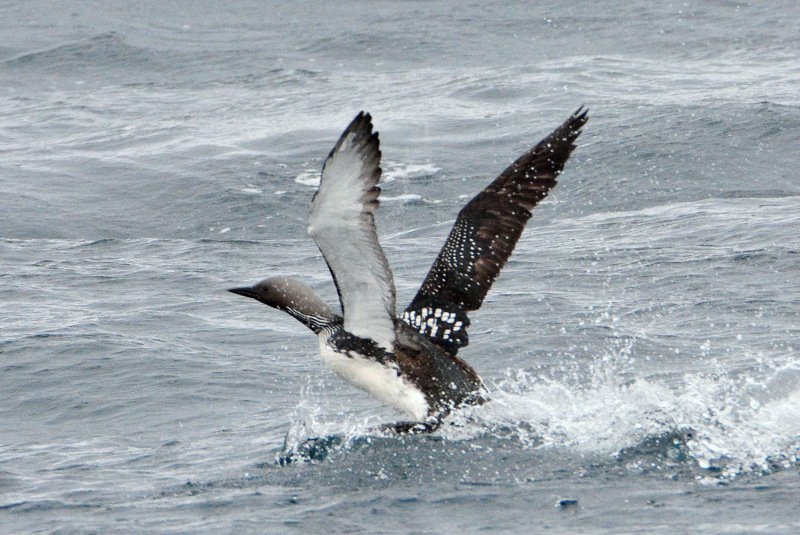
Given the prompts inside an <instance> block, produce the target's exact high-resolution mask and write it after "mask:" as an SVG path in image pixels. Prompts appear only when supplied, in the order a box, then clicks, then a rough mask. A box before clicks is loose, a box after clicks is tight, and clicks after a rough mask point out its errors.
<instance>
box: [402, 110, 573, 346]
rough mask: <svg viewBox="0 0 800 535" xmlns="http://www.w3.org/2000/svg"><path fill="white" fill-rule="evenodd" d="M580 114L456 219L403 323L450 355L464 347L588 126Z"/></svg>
mask: <svg viewBox="0 0 800 535" xmlns="http://www.w3.org/2000/svg"><path fill="white" fill-rule="evenodd" d="M587 111H588V110H584V109H583V107H581V108H579V109H578V110H577V111H576V112H575V113H573V114H572V116H571V117H570V118H569V119H567V120H566V122H564V124H562V125H561V126H559V127H558V128H557V129H556V130H555V131H554V132H553V133H552V134H550V135H549V136H547V137H546V138H544V139H543V140H542V141H540V142H539V144H537V145H536V146H535V147H533V148H532V149H531V150H529V151H528V152H526V153H525V154H523V155H522V156H520V157H519V158H518V159H517V161H515V162H514V163H513V164H511V166H510V167H509V168H508V169H506V170H505V171H503V173H502V174H501V175H500V176H499V177H497V178H496V179H495V180H494V182H492V183H491V184H489V186H488V187H487V188H486V189H485V190H483V191H482V192H480V193H479V194H478V195H477V196H476V197H475V198H474V199H472V200H471V201H470V202H469V203H468V204H467V205H466V206H465V207H464V208H463V209H462V210H461V212H460V213H459V214H458V218H457V219H456V223H455V225H454V226H453V230H451V231H450V236H449V237H448V238H447V241H446V242H445V244H444V247H442V250H441V252H440V253H439V256H438V257H437V258H436V261H435V262H434V263H433V266H432V267H431V270H430V272H429V273H428V276H427V277H426V278H425V282H423V283H422V287H421V288H420V289H419V291H418V292H417V295H416V297H414V300H413V301H412V302H411V304H410V305H409V306H408V308H406V310H405V312H404V313H403V314H402V316H401V318H402V319H403V321H405V322H406V323H407V324H409V325H410V326H412V327H414V328H415V329H417V330H418V331H419V332H420V333H421V334H423V335H424V336H427V337H428V338H429V339H430V340H432V341H433V342H434V343H436V344H437V345H439V346H441V347H442V348H444V349H445V350H446V351H447V352H448V353H450V354H451V355H455V354H456V353H457V352H458V349H459V348H460V347H464V346H466V345H467V344H468V343H469V338H468V336H467V331H466V329H467V327H468V326H469V318H468V317H467V314H466V313H467V312H469V311H471V310H477V309H478V308H480V306H481V303H483V299H484V297H486V293H487V292H488V291H489V288H491V287H492V283H493V282H494V280H495V278H496V277H497V275H498V274H499V273H500V270H501V269H502V268H503V266H504V265H505V263H506V261H507V260H508V258H509V257H510V256H511V253H512V252H513V251H514V247H515V246H516V244H517V240H519V237H520V235H521V234H522V230H523V229H524V228H525V223H527V222H528V219H530V217H531V210H533V208H534V207H535V206H536V204H537V203H538V202H539V201H541V200H542V199H544V198H545V197H546V196H547V194H548V192H549V191H550V189H551V188H552V187H553V186H555V185H556V177H557V176H558V175H559V173H561V170H562V169H564V164H565V163H566V162H567V159H569V156H570V154H572V151H573V150H574V149H575V140H576V139H577V137H578V135H580V132H581V128H582V127H583V125H585V124H586V121H587V120H588V117H587V115H586V114H587Z"/></svg>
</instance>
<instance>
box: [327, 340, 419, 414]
mask: <svg viewBox="0 0 800 535" xmlns="http://www.w3.org/2000/svg"><path fill="white" fill-rule="evenodd" d="M319 351H320V354H321V355H322V360H323V362H325V364H326V365H327V366H328V367H329V368H330V369H331V370H333V372H334V373H336V375H338V376H339V377H341V378H342V379H344V380H345V381H347V382H348V383H350V384H351V385H353V386H355V387H358V388H360V389H362V390H364V391H366V392H367V393H369V394H371V395H373V396H375V397H376V398H378V399H380V400H381V401H383V402H384V403H387V404H389V405H391V406H392V407H395V408H396V409H399V410H401V411H403V412H405V413H407V414H409V415H411V417H413V418H414V419H415V420H418V421H422V420H424V419H425V417H426V416H427V414H428V408H429V407H428V402H427V401H426V400H425V395H424V394H423V393H422V391H421V390H420V389H419V388H417V387H416V386H414V385H412V384H411V383H409V382H408V381H405V380H404V379H403V378H402V377H400V376H399V374H398V372H397V369H395V368H392V367H388V366H384V365H382V364H378V363H377V362H375V361H372V360H368V359H365V358H363V357H361V356H360V355H359V354H358V353H355V352H349V356H348V355H344V354H342V353H338V352H336V351H334V350H333V348H331V347H330V346H328V345H327V344H326V343H325V337H324V336H320V344H319Z"/></svg>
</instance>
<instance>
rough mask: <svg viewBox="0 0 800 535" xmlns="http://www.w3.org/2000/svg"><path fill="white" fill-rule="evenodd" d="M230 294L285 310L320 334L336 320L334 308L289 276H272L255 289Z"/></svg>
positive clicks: (236, 290)
mask: <svg viewBox="0 0 800 535" xmlns="http://www.w3.org/2000/svg"><path fill="white" fill-rule="evenodd" d="M228 291H229V292H233V293H235V294H238V295H243V296H245V297H250V298H252V299H255V300H256V301H261V302H262V303H264V304H265V305H269V306H271V307H273V308H277V309H278V310H283V311H284V312H287V313H288V314H291V315H292V316H293V317H295V318H297V319H298V320H299V321H301V322H302V323H303V324H304V325H305V326H306V327H308V328H309V329H311V330H312V331H314V332H315V333H319V332H320V331H321V330H322V329H323V328H324V327H326V326H328V325H330V324H332V323H334V322H335V321H336V319H337V316H336V314H334V313H333V310H331V307H329V306H328V305H327V304H326V303H325V302H324V301H323V300H322V299H320V298H319V296H317V294H315V293H314V291H313V290H312V289H311V288H309V287H308V286H307V285H305V284H303V283H302V282H300V281H297V280H294V279H290V278H288V277H271V278H269V279H264V280H263V281H261V282H259V283H258V284H256V285H255V286H250V287H243V288H231V289H230V290H228Z"/></svg>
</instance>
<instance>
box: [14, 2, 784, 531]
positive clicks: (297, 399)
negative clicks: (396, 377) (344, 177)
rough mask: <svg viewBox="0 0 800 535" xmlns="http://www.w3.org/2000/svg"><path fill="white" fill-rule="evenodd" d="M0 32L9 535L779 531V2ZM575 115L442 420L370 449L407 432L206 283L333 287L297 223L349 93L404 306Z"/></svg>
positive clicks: (112, 6)
mask: <svg viewBox="0 0 800 535" xmlns="http://www.w3.org/2000/svg"><path fill="white" fill-rule="evenodd" d="M0 29H1V30H2V31H0V194H2V197H0V199H1V200H0V237H1V239H0V366H2V370H1V371H0V531H2V532H4V533H34V532H35V533H50V532H54V533H84V532H90V533H108V532H128V533H130V532H133V533H156V532H162V533H285V532H302V533H314V532H323V531H324V532H334V533H335V532H346V531H356V532H357V531H364V532H373V533H423V532H432V533H452V532H454V531H456V530H458V531H464V532H477V531H488V532H492V531H496V532H534V533H538V532H552V533H797V532H800V513H798V508H797V496H798V494H799V493H800V478H799V477H798V472H799V471H800V466H799V465H798V460H797V458H798V455H799V454H800V360H799V359H798V354H797V348H798V345H799V344H800V340H798V335H800V317H799V315H798V313H799V312H800V305H799V304H798V298H799V297H800V294H799V293H798V287H800V264H799V262H800V237H798V236H799V235H800V233H799V232H798V231H799V229H800V177H798V169H799V168H800V151H799V150H798V142H799V141H800V44H798V43H800V41H798V39H797V34H798V31H799V30H800V8H798V6H797V4H796V2H790V1H786V2H772V3H753V4H744V3H742V4H737V3H735V2H706V3H693V2H677V3H661V4H659V5H653V4H652V3H650V2H633V3H628V4H627V5H625V6H622V5H618V4H617V3H611V2H609V3H605V4H604V3H597V2H571V3H567V4H552V5H549V4H548V5H541V4H538V3H532V2H531V3H525V2H516V3H509V2H480V3H458V2H438V3H425V2H364V3H354V2H347V3H344V2H339V3H322V2H300V3H293V4H284V3H276V4H268V3H264V2H244V1H241V2H225V3H219V2H207V3H203V2H192V3H185V4H172V3H165V2H136V3H130V4H129V3H122V2H120V3H116V2H103V3H83V2H63V3H60V4H53V3H50V2H6V3H4V4H2V6H0ZM580 104H586V105H587V106H588V107H589V108H590V109H591V120H590V122H589V126H588V127H587V129H586V131H585V133H584V134H583V136H582V137H581V146H580V147H579V149H578V150H577V151H576V152H575V154H574V156H573V159H572V160H571V161H570V162H569V164H568V166H567V169H566V171H565V173H564V175H562V179H561V181H560V184H559V186H558V187H557V188H556V190H555V192H554V194H553V195H552V196H551V197H550V198H549V199H548V201H547V202H546V203H544V204H543V205H541V206H540V207H539V208H537V210H536V213H535V217H534V218H533V220H532V221H531V223H530V224H529V227H528V230H527V231H526V233H525V235H524V236H523V239H522V241H521V242H520V245H519V246H518V248H517V250H516V252H515V255H514V256H513V257H512V261H511V262H510V263H509V264H508V266H507V267H506V269H505V270H504V272H503V275H502V277H501V278H500V279H499V280H498V282H497V283H496V285H495V287H494V289H493V291H492V292H491V293H490V295H489V297H488V298H487V300H486V302H485V305H484V308H483V309H482V310H481V311H480V312H479V313H476V314H474V315H473V326H472V330H471V340H472V343H471V345H470V346H469V348H467V349H466V350H465V351H464V353H463V356H464V358H466V359H467V360H469V361H470V363H472V364H473V366H474V367H475V368H476V369H477V370H478V371H479V373H481V375H482V376H483V378H484V380H485V381H486V382H487V384H488V385H489V387H490V390H491V391H492V394H493V398H494V401H493V402H492V403H489V404H487V405H485V406H483V407H480V408H477V409H473V410H472V411H468V412H467V413H464V414H459V415H456V416H455V417H454V418H453V420H452V421H451V423H450V425H448V426H446V427H445V429H443V430H441V431H440V432H438V433H437V434H436V435H433V436H425V437H408V438H405V439H396V438H394V439H393V438H386V437H380V436H376V435H375V434H374V433H370V431H369V428H370V427H371V426H374V425H375V424H378V423H381V422H388V421H393V420H395V419H397V418H398V415H396V414H394V413H393V412H392V411H391V410H389V409H386V408H384V407H381V406H380V405H379V404H378V403H377V402H376V401H374V400H372V399H371V398H369V397H367V396H366V395H364V394H362V393H360V392H358V391H356V390H354V389H352V388H351V387H349V386H347V385H346V384H344V383H342V382H341V381H340V380H338V379H337V378H336V377H335V376H333V375H332V374H331V373H330V372H328V371H327V370H325V369H324V368H323V366H322V364H321V362H320V361H319V358H318V357H317V341H316V340H315V339H314V337H313V336H312V335H311V334H310V333H308V332H306V331H305V330H304V328H303V327H302V326H300V325H299V324H297V323H296V322H294V321H293V320H292V319H291V318H288V317H284V316H283V315H281V314H279V313H277V312H275V311H271V310H269V309H267V308H266V307H260V306H258V305H257V304H256V303H253V302H245V300H243V299H241V298H238V297H236V296H233V295H231V294H228V293H227V292H225V291H224V290H225V288H228V287H231V286H234V285H241V284H245V283H252V282H255V281H257V280H259V279H261V278H263V277H265V276H267V275H276V274H282V275H291V276H295V277H297V278H300V279H302V280H304V281H306V282H308V283H310V284H311V285H312V286H313V287H314V288H315V289H316V290H317V291H318V292H319V293H320V294H321V295H323V296H324V297H325V298H326V299H327V300H328V301H329V302H331V303H334V302H335V291H334V289H333V286H332V284H331V282H330V280H329V275H328V274H327V270H326V268H325V266H324V262H323V261H322V260H321V259H320V257H319V254H318V253H317V251H316V249H315V248H314V245H313V243H311V241H310V240H309V239H308V238H307V236H306V232H305V226H306V223H307V214H308V207H309V202H310V198H311V196H312V194H313V192H314V189H315V183H316V182H315V180H316V179H317V178H318V172H319V168H320V166H321V163H322V159H323V158H324V156H325V155H326V154H327V152H328V151H329V150H330V148H331V147H332V145H333V143H334V141H335V140H336V138H337V137H338V135H339V134H340V132H341V130H342V129H343V128H344V126H346V124H347V123H348V121H349V120H350V119H351V118H352V117H353V116H354V115H355V114H356V113H357V112H358V111H359V110H361V109H365V110H368V111H370V112H371V113H372V114H373V116H374V121H375V124H376V128H377V129H378V130H379V131H380V133H381V139H382V150H383V160H384V165H383V167H384V170H385V172H384V178H383V188H384V192H383V203H382V206H381V209H380V212H379V217H378V219H379V221H378V225H379V231H380V233H381V235H382V241H383V243H384V245H385V248H386V252H387V255H388V256H389V260H390V263H391V264H392V266H393V268H394V271H395V280H396V284H397V287H398V302H399V303H401V304H403V305H404V304H405V303H407V302H408V300H409V299H410V298H411V297H412V296H413V294H414V292H415V290H416V288H417V287H418V286H419V283H420V281H421V280H422V278H423V277H424V275H425V272H426V271H427V268H428V267H429V266H430V263H431V262H432V260H433V258H434V256H435V254H436V253H437V251H438V248H439V247H440V245H441V243H442V241H443V239H444V237H445V235H446V234H447V232H448V230H449V226H450V224H451V222H452V220H453V219H454V218H455V214H456V213H457V212H458V210H459V208H460V206H462V205H463V204H464V203H465V202H466V200H468V199H469V197H471V196H472V195H474V194H475V193H477V192H478V191H479V190H480V189H481V188H482V187H483V186H484V185H485V184H486V183H487V182H488V181H489V180H490V179H491V178H493V177H494V176H495V175H496V174H497V173H499V171H501V170H502V169H503V168H504V167H505V166H506V165H507V164H508V163H510V162H511V161H512V160H513V158H514V157H515V156H516V155H518V154H519V153H521V152H522V151H524V150H525V149H526V148H528V147H529V146H531V145H532V144H534V143H535V142H537V141H538V140H539V139H540V138H541V137H542V136H544V135H545V134H547V133H548V132H549V131H550V130H551V129H552V128H554V127H555V126H556V125H558V124H559V123H560V122H561V121H563V120H564V119H565V118H566V117H567V116H568V115H569V113H571V112H572V111H573V110H574V109H575V108H577V107H578V106H579V105H580ZM318 437H327V438H326V440H327V443H326V444H323V443H319V444H318V449H317V450H315V451H313V452H311V451H310V450H309V448H308V443H307V442H306V441H307V440H308V439H313V438H318ZM312 453H313V456H314V457H315V460H312V461H309V459H308V457H309V455H311V454H312ZM279 458H284V459H289V460H291V461H292V462H290V463H288V464H279V463H278V462H277V461H278V459H279Z"/></svg>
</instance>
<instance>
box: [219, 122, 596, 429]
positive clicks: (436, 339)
mask: <svg viewBox="0 0 800 535" xmlns="http://www.w3.org/2000/svg"><path fill="white" fill-rule="evenodd" d="M586 120H587V117H586V112H585V111H582V110H578V111H577V112H575V113H574V114H573V115H572V116H571V117H570V118H569V119H568V120H567V121H566V122H565V123H564V124H563V125H562V126H561V127H559V128H558V129H556V130H555V131H554V132H553V133H552V134H551V135H550V136H548V137H547V138H545V139H544V140H543V141H542V142H540V143H539V144H537V145H536V146H535V147H534V148H533V149H531V150H530V151H528V152H526V153H525V154H523V156H521V157H520V158H519V159H517V161H515V162H514V163H513V164H512V165H511V166H510V167H509V168H508V169H506V171H504V172H503V173H502V174H501V175H500V176H499V177H498V178H497V179H496V180H495V181H494V182H492V183H491V184H490V185H489V186H488V187H487V188H486V189H484V190H483V191H482V192H481V193H479V194H478V195H477V196H476V197H475V198H473V199H472V200H471V201H470V202H469V203H468V204H467V205H466V206H465V207H464V209H462V210H461V212H460V213H459V216H458V218H457V220H456V223H455V225H454V227H453V230H452V231H451V233H450V236H449V237H448V239H447V241H446V242H445V245H444V247H443V248H442V251H441V252H440V254H439V256H438V257H437V258H436V261H435V262H434V264H433V266H432V268H431V270H430V272H429V273H428V276H427V277H426V279H425V282H424V283H423V285H422V287H421V288H420V290H419V292H418V293H417V295H416V296H415V298H414V299H413V301H412V302H411V304H410V305H409V306H408V307H407V308H406V309H405V311H404V312H403V313H402V314H401V315H400V316H399V317H398V316H396V313H395V289H394V282H393V278H392V272H391V269H390V268H389V264H388V262H387V260H386V256H385V255H384V253H383V250H382V249H381V247H380V244H379V242H378V237H377V233H376V231H375V222H374V215H373V214H374V211H375V210H376V209H377V207H378V196H379V194H380V189H379V188H378V187H377V182H378V179H379V178H380V173H381V169H380V167H379V164H380V156H381V153H380V150H379V147H378V135H377V133H372V124H371V118H370V116H369V115H368V114H364V113H363V112H362V113H360V114H359V115H358V116H357V117H356V118H355V119H354V120H353V122H352V123H351V124H350V125H349V126H348V127H347V129H346V130H345V131H344V133H343V134H342V136H341V138H340V139H339V141H338V142H337V144H336V146H335V147H334V149H333V150H332V151H331V153H330V155H329V156H328V158H327V160H326V161H325V164H324V166H323V170H322V179H321V182H320V187H319V189H318V191H317V193H316V194H315V195H314V198H313V200H312V209H311V218H310V224H309V234H310V235H311V237H312V238H313V239H314V241H315V242H316V243H317V245H318V247H319V249H320V251H321V252H322V254H323V256H324V257H325V260H326V262H327V264H328V267H329V268H330V271H331V274H332V275H333V279H334V282H335V283H336V288H337V291H338V294H339V299H340V302H341V305H342V315H338V314H336V313H334V312H333V311H332V310H331V309H330V307H328V305H327V304H325V303H324V302H323V301H322V300H321V299H320V298H319V297H317V296H316V295H315V294H314V293H313V291H312V290H311V289H310V288H308V286H306V285H304V284H303V283H300V282H298V281H295V280H292V279H288V278H284V277H277V278H272V279H266V280H264V281H262V282H260V283H259V284H257V285H255V286H253V287H248V288H234V289H232V290H231V291H232V292H234V293H237V294H240V295H244V296H247V297H252V298H254V299H257V300H259V301H261V302H263V303H265V304H267V305H270V306H272V307H274V308H277V309H279V310H283V311H285V312H287V313H289V314H290V315H292V316H293V317H295V318H296V319H298V320H299V321H300V322H302V323H303V324H304V325H306V326H307V327H308V328H310V329H311V330H313V331H314V332H315V333H316V334H317V335H318V337H319V343H320V355H321V356H322V360H323V362H324V363H325V364H326V365H327V366H328V367H329V368H330V369H331V370H332V371H333V372H334V373H336V374H337V375H339V376H340V377H341V378H342V379H344V380H345V381H347V382H348V383H350V384H352V385H353V386H356V387H358V388H360V389H362V390H364V391H366V392H368V393H369V394H371V395H373V396H374V397H376V398H378V399H380V400H381V401H383V402H385V403H387V404H389V405H391V406H393V407H395V408H397V409H398V410H400V411H402V412H404V413H406V414H408V415H409V416H410V417H411V418H413V419H414V421H415V422H422V423H423V427H416V428H415V427H414V423H413V422H412V423H411V424H399V427H398V429H403V430H411V429H426V430H430V429H433V428H435V427H436V425H438V423H439V422H440V421H441V419H442V418H443V417H444V416H446V415H447V414H448V413H449V412H450V411H452V410H453V409H455V408H458V407H460V406H463V405H467V404H474V403H481V402H483V401H485V400H486V391H485V388H484V386H483V383H482V381H481V379H480V377H479V376H478V374H477V373H475V371H474V370H473V369H472V367H470V366H469V364H467V363H466V362H464V361H463V360H462V359H460V358H459V357H458V356H457V353H458V350H459V349H460V348H461V347H464V346H466V345H467V344H468V341H469V340H468V337H467V328H468V327H469V318H468V316H467V312H469V311H473V310H477V309H478V308H479V307H480V305H481V303H482V302H483V298H484V297H485V295H486V293H487V292H488V290H489V288H490V287H491V285H492V283H493V282H494V279H495V278H496V276H497V275H498V274H499V272H500V270H501V269H502V267H503V265H504V264H505V262H506V260H507V259H508V257H509V256H510V255H511V252H512V251H513V249H514V246H515V245H516V242H517V240H518V239H519V237H520V235H521V233H522V230H523V228H524V225H525V223H526V222H527V220H528V219H529V218H530V216H531V212H530V211H531V210H532V209H533V207H534V206H535V205H536V204H537V203H538V202H539V201H540V200H541V199H543V198H544V197H545V196H546V195H547V193H548V191H549V190H550V188H552V187H553V186H554V185H555V178H556V176H557V175H558V174H559V173H560V172H561V170H562V169H563V166H564V164H565V163H566V161H567V159H568V158H569V155H570V154H571V152H572V150H573V149H574V148H575V145H574V141H575V139H576V138H577V137H578V135H579V134H580V129H581V127H582V126H583V125H584V124H585V122H586Z"/></svg>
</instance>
